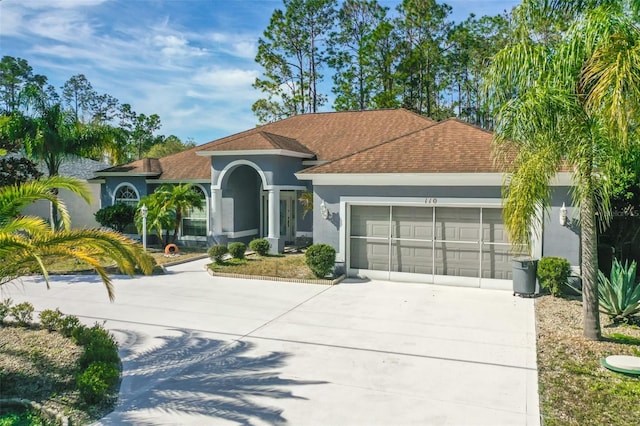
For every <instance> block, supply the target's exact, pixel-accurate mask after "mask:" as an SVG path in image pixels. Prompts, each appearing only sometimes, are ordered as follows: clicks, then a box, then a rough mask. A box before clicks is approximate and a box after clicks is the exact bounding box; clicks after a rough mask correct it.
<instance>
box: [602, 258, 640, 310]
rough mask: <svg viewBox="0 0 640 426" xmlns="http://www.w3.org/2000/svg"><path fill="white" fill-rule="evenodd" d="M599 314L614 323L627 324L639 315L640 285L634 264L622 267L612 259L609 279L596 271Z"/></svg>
mask: <svg viewBox="0 0 640 426" xmlns="http://www.w3.org/2000/svg"><path fill="white" fill-rule="evenodd" d="M598 299H599V301H600V312H603V313H605V314H607V315H608V316H609V318H611V320H612V321H614V322H628V321H629V320H630V319H631V316H632V315H635V314H638V313H640V283H639V282H637V281H636V262H635V261H633V262H632V263H631V265H629V264H628V262H626V261H625V263H624V265H622V264H620V262H618V259H615V258H614V259H613V264H612V265H611V275H610V278H607V277H605V276H604V274H603V273H602V271H598Z"/></svg>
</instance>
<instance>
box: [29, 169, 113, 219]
mask: <svg viewBox="0 0 640 426" xmlns="http://www.w3.org/2000/svg"><path fill="white" fill-rule="evenodd" d="M108 166H109V164H108V163H104V162H101V161H95V160H92V159H90V158H82V157H77V158H66V159H64V160H63V161H62V163H61V164H60V170H59V175H60V176H65V177H73V178H76V179H79V180H81V181H82V182H83V183H86V184H87V188H88V189H89V193H90V194H91V203H87V202H86V201H85V200H84V199H83V198H82V197H80V196H79V195H77V194H74V193H73V192H70V191H67V190H66V189H61V190H60V193H59V197H60V198H61V199H62V200H63V201H64V203H65V205H66V206H67V210H68V211H69V216H70V217H71V227H72V228H74V229H83V228H87V229H89V228H99V227H100V224H99V223H98V222H96V219H95V216H94V214H95V213H96V212H97V211H98V210H99V209H100V204H101V202H100V198H101V194H100V191H101V187H100V185H98V184H96V183H94V182H93V181H92V180H91V178H92V177H93V175H94V173H95V172H96V171H98V170H102V169H104V168H105V167H108ZM37 167H38V169H39V170H40V172H42V173H43V175H44V176H47V175H48V171H47V168H46V166H45V165H44V164H43V163H38V164H37ZM50 209H51V204H50V203H49V202H48V201H44V200H38V201H35V202H33V203H31V204H30V205H28V206H26V207H25V208H24V209H22V214H25V215H29V216H38V217H41V218H43V219H45V220H47V221H48V220H49V218H50Z"/></svg>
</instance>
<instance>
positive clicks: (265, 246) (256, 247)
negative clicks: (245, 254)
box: [249, 238, 271, 256]
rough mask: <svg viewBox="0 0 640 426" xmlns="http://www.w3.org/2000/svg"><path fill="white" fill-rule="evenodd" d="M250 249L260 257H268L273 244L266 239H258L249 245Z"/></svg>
mask: <svg viewBox="0 0 640 426" xmlns="http://www.w3.org/2000/svg"><path fill="white" fill-rule="evenodd" d="M249 248H250V249H251V250H253V251H255V252H256V253H258V254H259V255H260V256H266V255H267V254H269V250H271V243H270V242H269V240H267V239H266V238H256V239H255V240H252V241H251V242H250V243H249Z"/></svg>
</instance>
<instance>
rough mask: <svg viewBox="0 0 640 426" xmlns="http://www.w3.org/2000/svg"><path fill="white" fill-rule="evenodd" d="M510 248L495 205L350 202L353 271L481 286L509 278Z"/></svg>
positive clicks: (350, 262)
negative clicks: (441, 205)
mask: <svg viewBox="0 0 640 426" xmlns="http://www.w3.org/2000/svg"><path fill="white" fill-rule="evenodd" d="M510 249H511V246H510V244H509V242H508V240H507V236H506V233H505V231H504V226H503V224H502V215H501V210H500V209H499V208H479V207H478V208H459V207H414V206H360V205H353V206H351V210H350V235H349V268H350V270H351V272H352V273H361V272H362V271H380V272H384V273H386V274H387V278H389V279H408V280H412V281H413V280H419V281H428V282H452V283H459V284H463V285H464V284H466V285H477V286H479V285H480V284H481V281H485V282H489V281H491V280H510V279H511V257H512V256H511V254H510ZM415 274H420V275H421V276H416V275H415ZM453 277H455V279H453ZM461 277H464V279H462V280H461V279H460V278H461Z"/></svg>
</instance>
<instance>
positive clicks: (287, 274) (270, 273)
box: [209, 253, 316, 280]
mask: <svg viewBox="0 0 640 426" xmlns="http://www.w3.org/2000/svg"><path fill="white" fill-rule="evenodd" d="M209 270H210V271H211V272H214V273H224V274H238V275H243V276H254V277H260V276H263V277H275V278H288V279H297V280H314V279H316V277H315V276H314V275H313V273H312V272H311V270H310V269H309V267H308V266H307V264H306V262H305V257H304V254H300V253H292V254H286V255H270V256H259V255H257V254H252V255H250V256H247V257H246V258H245V259H228V260H226V261H224V262H222V263H215V262H214V263H211V264H210V265H209Z"/></svg>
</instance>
